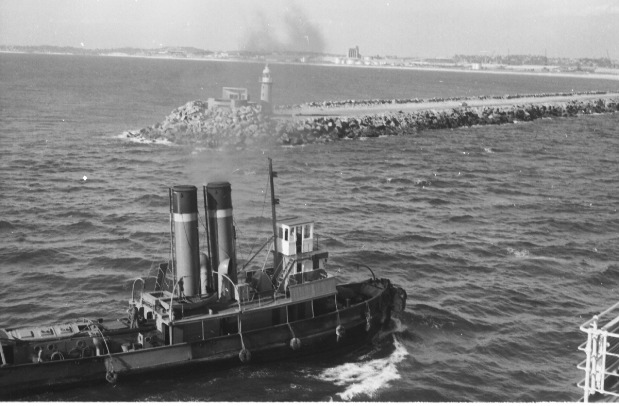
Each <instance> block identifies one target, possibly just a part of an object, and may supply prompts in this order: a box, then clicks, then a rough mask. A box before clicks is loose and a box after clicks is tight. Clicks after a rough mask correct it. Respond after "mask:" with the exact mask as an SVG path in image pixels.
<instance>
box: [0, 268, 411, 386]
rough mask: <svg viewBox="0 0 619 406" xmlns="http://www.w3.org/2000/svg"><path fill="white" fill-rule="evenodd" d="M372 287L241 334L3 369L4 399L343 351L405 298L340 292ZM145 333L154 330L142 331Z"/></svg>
mask: <svg viewBox="0 0 619 406" xmlns="http://www.w3.org/2000/svg"><path fill="white" fill-rule="evenodd" d="M368 286H371V287H372V289H373V290H374V293H375V295H374V296H372V297H368V298H364V300H361V301H359V302H358V303H355V304H349V305H348V306H346V305H345V304H344V303H345V302H346V299H341V298H338V299H337V300H338V302H340V303H341V307H339V306H338V309H337V311H333V312H329V313H326V314H323V315H320V316H316V317H311V318H305V319H302V320H298V321H294V322H288V323H282V324H278V325H273V326H270V327H266V328H260V329H254V330H249V331H245V332H241V333H240V334H239V333H237V334H230V335H224V336H219V337H214V338H210V339H206V340H198V341H194V342H183V343H179V344H171V345H164V346H159V347H153V348H143V349H136V350H132V349H129V350H127V351H126V352H118V353H111V354H104V355H93V356H90V357H83V358H77V359H62V360H50V361H43V362H38V363H30V364H21V365H5V366H4V367H2V368H0V395H1V396H2V397H11V396H18V395H20V394H23V393H25V392H26V391H28V392H32V391H33V390H36V389H38V390H45V389H49V388H52V387H67V386H73V385H79V384H85V383H88V382H91V383H94V382H104V381H105V380H107V381H109V382H112V383H115V382H116V381H117V380H119V379H120V380H122V379H123V377H128V376H132V375H138V374H147V373H152V372H156V371H161V370H168V369H174V370H175V371H182V370H183V368H184V367H190V366H192V365H205V364H206V365H208V364H217V365H219V364H222V363H226V364H230V365H241V364H243V363H248V362H265V361H271V360H274V359H282V358H292V357H299V356H305V355H311V354H318V353H323V352H326V351H333V350H336V351H337V350H338V349H342V350H343V349H345V348H348V347H349V346H351V345H355V344H359V343H361V342H367V341H370V340H371V339H372V338H373V337H375V336H376V334H377V333H378V332H379V331H380V329H381V328H383V327H384V326H386V325H387V324H388V323H389V322H390V317H391V311H392V310H394V306H393V303H394V297H398V298H400V299H401V295H402V294H403V295H405V293H403V291H401V290H399V288H396V287H394V286H392V285H391V283H390V282H389V281H388V280H386V279H383V280H369V281H367V282H364V283H356V284H349V285H341V286H339V288H343V290H345V291H348V292H350V291H352V292H358V291H360V290H368V289H367V287H368ZM364 288H365V289H364ZM299 304H300V303H289V302H284V304H279V303H274V304H270V305H268V306H265V307H263V308H260V309H259V310H256V311H257V312H272V311H273V310H274V309H277V308H282V307H288V306H295V305H296V306H298V305H299ZM368 310H369V312H368ZM395 310H398V309H397V308H396V309H395ZM368 315H369V317H368ZM101 325H102V326H103V325H105V323H101ZM129 330H131V329H128V328H125V329H118V330H116V331H113V332H112V331H110V332H109V333H110V337H113V336H114V335H115V336H116V337H118V339H117V340H118V341H119V342H120V341H129V340H130V339H131V338H136V337H137V335H138V334H141V333H139V332H137V331H135V329H133V332H129ZM141 331H142V332H144V331H148V329H144V328H142V329H141ZM110 342H111V340H110Z"/></svg>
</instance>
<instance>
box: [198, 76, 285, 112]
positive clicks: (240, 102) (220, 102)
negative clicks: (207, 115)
mask: <svg viewBox="0 0 619 406" xmlns="http://www.w3.org/2000/svg"><path fill="white" fill-rule="evenodd" d="M272 86H273V79H272V78H271V70H270V69H269V66H268V65H267V66H265V67H264V70H263V71H262V76H261V77H260V102H259V103H260V105H261V106H262V111H263V112H264V113H267V114H269V113H271V112H272V109H273V107H272V100H271V88H272ZM248 105H256V103H252V102H250V101H249V92H248V91H247V89H246V88H244V87H224V88H222V90H221V99H216V98H214V97H209V98H208V108H209V109H214V108H219V107H223V108H229V109H236V108H238V107H242V106H248Z"/></svg>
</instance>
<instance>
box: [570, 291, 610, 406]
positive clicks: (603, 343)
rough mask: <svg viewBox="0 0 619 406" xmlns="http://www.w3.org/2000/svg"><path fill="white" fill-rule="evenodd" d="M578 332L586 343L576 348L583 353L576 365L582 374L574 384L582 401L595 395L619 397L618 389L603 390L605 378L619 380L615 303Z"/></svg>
mask: <svg viewBox="0 0 619 406" xmlns="http://www.w3.org/2000/svg"><path fill="white" fill-rule="evenodd" d="M613 316H614V317H613ZM606 320H608V321H606ZM604 322H605V323H606V324H603V323H604ZM580 330H581V331H582V332H584V333H586V334H587V341H585V342H584V343H582V344H581V345H580V346H579V347H578V349H579V350H580V351H584V352H585V354H586V358H585V360H584V361H582V362H581V363H580V364H578V369H581V370H583V371H585V378H584V379H583V380H582V381H580V382H579V383H578V387H579V388H582V389H583V390H584V397H583V401H585V402H588V401H589V397H590V396H592V395H595V394H596V393H597V394H601V395H608V396H614V397H618V398H619V388H617V387H611V388H607V387H605V385H606V383H607V379H608V378H613V377H614V378H615V379H619V371H618V368H619V302H618V303H616V304H615V305H613V306H611V307H610V308H608V309H606V310H605V311H603V312H602V313H600V314H598V315H597V316H593V317H592V318H591V319H589V320H587V321H586V322H584V323H583V324H582V325H581V326H580Z"/></svg>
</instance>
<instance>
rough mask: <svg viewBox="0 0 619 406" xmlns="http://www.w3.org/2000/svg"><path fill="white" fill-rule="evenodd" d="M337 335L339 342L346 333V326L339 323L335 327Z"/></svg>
mask: <svg viewBox="0 0 619 406" xmlns="http://www.w3.org/2000/svg"><path fill="white" fill-rule="evenodd" d="M335 335H336V336H337V342H338V343H339V342H340V341H341V340H342V339H343V338H344V336H345V335H346V329H345V328H344V326H342V325H341V324H339V325H338V326H337V327H336V328H335Z"/></svg>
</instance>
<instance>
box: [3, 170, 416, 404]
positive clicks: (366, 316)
mask: <svg viewBox="0 0 619 406" xmlns="http://www.w3.org/2000/svg"><path fill="white" fill-rule="evenodd" d="M272 168H273V167H272V162H271V160H270V159H269V181H270V195H271V207H272V227H273V235H272V236H270V238H269V239H268V240H267V241H266V243H265V244H264V245H263V246H262V248H261V249H260V251H265V252H266V258H265V259H264V260H263V261H262V262H263V265H262V266H261V265H260V264H257V265H253V261H254V259H255V258H256V257H257V255H258V253H257V254H255V255H254V256H253V257H252V258H251V259H250V260H249V261H247V263H245V264H244V265H243V266H242V267H240V266H239V265H238V264H237V258H236V235H235V228H234V224H233V215H232V197H231V185H230V183H228V182H211V183H209V184H207V185H206V186H204V188H203V196H204V206H205V208H204V210H205V213H206V218H207V221H206V227H205V228H206V232H205V234H206V239H207V247H208V252H207V253H201V252H200V250H199V237H198V234H199V232H198V190H197V188H196V187H195V186H175V187H173V188H171V189H170V191H169V199H170V234H171V243H170V246H171V259H170V260H169V261H168V262H166V263H162V264H160V265H159V267H158V269H157V270H156V271H157V272H156V276H153V277H152V278H144V279H143V278H138V279H136V280H135V281H134V282H133V288H132V292H131V298H130V300H129V311H128V312H127V313H128V315H127V316H126V317H121V318H117V319H112V320H105V319H96V320H89V319H83V320H79V321H74V322H67V323H61V324H53V325H44V326H38V327H17V328H0V342H1V345H0V350H1V351H0V356H1V366H0V396H3V397H5V396H11V395H13V394H19V393H22V392H23V391H24V390H26V389H28V390H32V389H34V388H47V387H50V386H56V385H67V384H73V383H81V382H85V381H98V380H99V381H103V380H104V379H105V380H107V381H108V382H110V383H116V381H117V380H118V379H122V377H123V376H126V375H132V374H139V373H145V372H150V371H157V370H163V369H169V368H181V369H182V368H185V367H186V366H189V365H195V364H208V363H221V362H226V363H233V364H234V363H238V364H242V363H249V362H252V361H256V360H261V359H262V360H270V359H273V358H282V357H292V356H296V355H299V354H315V353H318V352H321V351H324V350H327V349H337V348H338V347H342V348H346V347H348V348H350V344H354V343H359V342H360V341H366V340H370V339H371V338H372V337H374V336H375V335H376V333H377V332H378V331H379V330H380V329H381V328H382V327H383V326H386V325H387V324H388V323H389V322H390V319H391V314H392V311H403V310H404V307H405V305H406V292H405V291H404V290H403V289H402V288H399V287H397V286H394V285H393V284H392V283H391V282H390V281H389V280H388V279H384V278H377V277H375V275H374V272H372V270H371V269H369V267H368V269H369V271H370V272H371V277H370V278H369V279H366V280H362V281H359V282H355V283H347V284H338V283H337V281H336V279H335V277H334V276H333V275H331V274H330V273H329V272H327V270H326V268H325V267H326V263H327V260H328V253H327V252H326V251H321V250H319V249H317V248H318V247H317V244H316V238H315V235H314V223H313V222H312V221H308V220H303V219H300V218H282V219H280V220H277V219H276V212H275V205H276V204H277V202H278V201H277V199H276V198H275V197H274V186H273V178H274V177H275V176H276V174H275V173H274V172H273V169H272ZM270 260H272V266H270V267H267V265H266V264H267V263H271V261H270ZM145 279H146V280H145ZM149 285H152V286H150V287H149Z"/></svg>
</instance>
